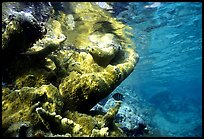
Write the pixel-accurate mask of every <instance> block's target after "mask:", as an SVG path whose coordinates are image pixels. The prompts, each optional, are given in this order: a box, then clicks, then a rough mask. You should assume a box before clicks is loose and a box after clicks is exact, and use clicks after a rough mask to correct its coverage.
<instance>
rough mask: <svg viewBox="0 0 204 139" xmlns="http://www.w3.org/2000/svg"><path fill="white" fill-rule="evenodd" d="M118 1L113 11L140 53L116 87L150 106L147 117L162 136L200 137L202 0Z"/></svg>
mask: <svg viewBox="0 0 204 139" xmlns="http://www.w3.org/2000/svg"><path fill="white" fill-rule="evenodd" d="M118 5H119V6H120V8H121V10H119V9H117V10H118V11H119V12H118V13H117V14H115V16H116V17H117V18H118V19H119V20H121V21H122V22H124V23H126V24H128V25H129V26H131V27H132V28H133V30H132V33H133V36H132V40H133V41H134V42H135V45H136V48H135V49H136V51H137V52H138V53H139V55H140V60H139V63H138V64H137V65H136V68H135V70H134V71H133V73H132V74H131V75H130V76H129V77H128V78H127V79H126V80H125V81H124V82H123V83H122V84H121V85H120V86H125V87H129V88H131V89H132V90H134V91H133V92H134V93H137V94H140V95H141V96H142V98H143V99H144V100H146V101H147V103H149V104H151V105H152V106H153V108H154V109H155V113H154V114H153V115H151V117H150V118H151V119H152V124H153V125H154V126H155V127H156V128H158V129H159V130H160V132H161V134H162V135H163V136H179V137H184V136H202V3H200V2H157V3H154V2H134V3H133V2H131V3H118ZM132 105H134V102H133V103H132Z"/></svg>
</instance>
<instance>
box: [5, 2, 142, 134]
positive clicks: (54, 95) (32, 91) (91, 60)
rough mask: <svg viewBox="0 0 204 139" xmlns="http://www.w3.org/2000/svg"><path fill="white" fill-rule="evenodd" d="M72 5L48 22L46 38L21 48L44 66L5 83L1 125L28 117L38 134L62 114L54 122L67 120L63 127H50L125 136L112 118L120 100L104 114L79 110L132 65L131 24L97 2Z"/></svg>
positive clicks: (109, 89)
mask: <svg viewBox="0 0 204 139" xmlns="http://www.w3.org/2000/svg"><path fill="white" fill-rule="evenodd" d="M68 5H69V6H70V7H71V9H72V11H71V12H70V13H69V14H67V13H64V12H57V13H55V16H54V17H53V18H50V19H49V20H48V22H47V23H46V28H47V33H46V35H45V36H44V38H42V39H40V40H38V41H36V42H35V44H33V45H32V47H30V48H28V46H27V47H26V48H28V49H27V50H26V51H25V52H23V53H22V55H23V56H25V58H24V59H23V60H24V61H26V60H27V61H28V62H31V63H32V62H33V63H36V62H39V65H40V66H36V65H35V66H31V67H30V68H29V69H28V70H26V71H24V72H23V73H21V72H19V74H18V75H17V76H15V78H14V79H15V81H14V83H15V84H16V85H17V88H13V90H10V89H9V88H2V92H3V95H2V121H3V129H4V130H6V129H7V128H8V127H9V126H10V125H12V124H15V123H18V122H26V121H29V122H31V127H33V128H35V131H34V133H33V135H34V136H35V135H36V136H37V134H38V131H39V129H40V128H41V126H42V124H43V125H44V126H45V127H46V128H47V129H49V127H52V126H53V125H52V124H53V121H52V118H51V117H53V120H55V119H60V120H58V122H56V123H55V124H54V125H56V126H58V127H60V122H59V121H62V123H63V122H64V123H67V125H66V126H64V127H60V128H62V129H60V130H59V133H58V130H57V129H56V131H55V130H53V129H50V130H51V131H52V133H53V134H54V135H57V134H58V135H59V134H65V135H67V136H124V134H123V133H122V131H121V129H119V128H118V127H117V126H116V125H115V124H114V122H113V119H114V116H115V114H116V113H117V111H118V109H119V106H120V105H119V104H118V105H117V106H116V107H115V108H113V109H112V110H110V111H112V112H113V113H114V114H111V113H110V111H109V112H108V113H107V114H106V115H105V116H102V115H98V116H94V117H93V116H90V115H87V114H82V113H79V112H88V111H89V110H90V109H91V108H92V107H93V106H94V105H95V104H96V103H98V102H99V101H100V100H101V99H103V98H104V97H106V96H107V95H109V94H110V93H111V92H112V91H113V90H114V89H115V87H117V86H118V85H119V84H120V83H121V82H122V81H123V80H124V79H125V78H126V77H127V76H128V75H129V74H130V73H131V72H132V71H133V70H134V67H135V65H136V63H137V61H138V58H139V57H138V54H137V53H136V52H135V51H134V49H133V43H132V42H131V41H130V39H129V38H128V37H127V35H126V32H125V30H126V29H130V28H128V27H127V26H126V25H124V24H122V23H121V22H119V21H117V20H116V19H115V18H113V17H111V15H110V14H109V13H108V12H106V11H104V10H103V9H101V8H99V7H98V6H97V5H95V4H93V3H88V2H82V3H77V2H72V3H68ZM7 28H10V27H9V26H8V25H7ZM7 28H6V30H5V32H4V34H3V36H2V40H3V43H4V44H7V42H6V41H7V40H8V37H9V34H8V33H7V32H6V31H7ZM18 28H19V29H21V27H18ZM11 30H12V29H11ZM13 30H14V32H15V28H13ZM18 31H20V30H18ZM11 32H12V31H11ZM7 34H8V35H7ZM11 34H12V33H11ZM13 41H15V39H14V40H13ZM22 43H23V42H22ZM6 47H7V46H6ZM8 47H9V46H8ZM3 48H4V45H3ZM21 60H22V59H21ZM21 60H17V62H16V63H18V64H21ZM23 64H25V65H26V64H27V63H26V62H23ZM28 65H30V64H28ZM13 66H15V65H13ZM17 66H18V65H17ZM23 66H24V65H20V66H19V67H20V68H22V67H23ZM19 70H20V69H19ZM17 71H18V69H17ZM15 89H16V90H15ZM17 89H18V90H17ZM41 108H42V109H41ZM115 109H116V110H115ZM67 110H68V113H66V114H67V115H66V116H67V117H66V116H65V118H67V119H64V120H62V117H61V118H60V115H65V114H64V112H65V111H67ZM77 111H78V112H77ZM42 113H44V114H45V115H47V116H48V117H50V113H51V115H52V116H51V117H50V120H48V121H47V122H45V121H46V120H45V119H44V118H45V117H46V116H45V117H43V116H42ZM56 114H58V115H59V116H57V117H56ZM104 117H105V118H104ZM97 118H98V119H97ZM96 123H97V124H98V126H99V127H98V128H96V127H95V125H96ZM110 123H111V124H110ZM48 125H49V126H48ZM102 125H103V126H102ZM36 129H38V130H36ZM54 129H55V128H54ZM68 129H69V130H68ZM71 129H72V131H70V130H71ZM7 131H8V130H7ZM7 135H8V134H7ZM50 136H51V135H50Z"/></svg>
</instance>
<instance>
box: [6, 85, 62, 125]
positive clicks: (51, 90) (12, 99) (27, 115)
mask: <svg viewBox="0 0 204 139" xmlns="http://www.w3.org/2000/svg"><path fill="white" fill-rule="evenodd" d="M39 106H41V107H43V108H44V109H46V110H48V111H50V112H56V113H61V109H62V107H63V102H62V98H61V96H60V94H59V91H58V89H57V88H56V87H54V86H53V85H51V84H50V85H42V86H41V87H39V88H33V87H23V88H21V89H20V90H15V91H12V90H10V89H8V88H2V127H3V129H6V128H8V127H9V126H10V125H12V124H15V123H17V122H19V121H22V122H23V121H30V122H31V123H32V125H33V126H34V125H37V124H39V122H40V121H39V118H38V117H37V114H36V113H35V109H36V108H37V107H39Z"/></svg>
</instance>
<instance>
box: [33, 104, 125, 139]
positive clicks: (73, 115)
mask: <svg viewBox="0 0 204 139" xmlns="http://www.w3.org/2000/svg"><path fill="white" fill-rule="evenodd" d="M120 104H121V102H118V103H117V104H116V106H115V107H113V108H111V109H110V110H109V111H108V112H107V114H105V115H104V116H103V115H96V116H90V115H87V114H82V113H78V112H71V111H67V112H66V113H64V114H63V115H64V118H63V117H62V116H61V115H57V114H56V113H50V112H48V111H45V110H44V109H43V108H37V109H36V111H37V114H38V116H39V117H40V119H41V120H42V122H43V124H44V125H45V126H46V128H47V129H48V130H50V131H51V132H52V133H53V134H65V133H69V134H71V135H72V136H73V137H80V136H87V137H114V136H126V135H125V134H124V133H123V131H122V130H121V129H120V128H118V127H117V126H116V125H115V123H114V117H115V115H116V114H117V112H118V110H119V108H120Z"/></svg>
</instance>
